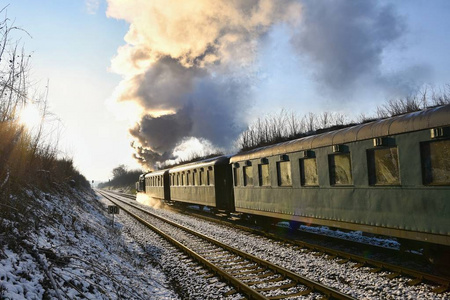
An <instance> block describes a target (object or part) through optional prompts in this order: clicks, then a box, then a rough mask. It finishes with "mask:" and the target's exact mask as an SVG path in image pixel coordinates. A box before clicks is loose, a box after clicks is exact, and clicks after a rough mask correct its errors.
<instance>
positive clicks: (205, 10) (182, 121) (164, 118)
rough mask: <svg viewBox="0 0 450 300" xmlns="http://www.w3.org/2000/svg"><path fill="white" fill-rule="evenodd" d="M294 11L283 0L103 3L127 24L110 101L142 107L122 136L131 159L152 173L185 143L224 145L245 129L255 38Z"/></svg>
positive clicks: (113, 0)
mask: <svg viewBox="0 0 450 300" xmlns="http://www.w3.org/2000/svg"><path fill="white" fill-rule="evenodd" d="M299 10H300V6H299V4H298V3H297V2H296V1H291V0H282V1H278V2H276V3H275V2H273V1H272V0H231V1H230V0H218V1H209V0H196V1H186V0H178V1H175V0H174V1H165V0H164V1H163V0H160V1H138V0H136V1H125V0H108V10H107V15H108V16H109V17H112V18H117V19H122V20H126V21H127V22H129V23H130V28H129V31H128V33H127V34H126V36H125V41H126V43H127V44H126V45H124V46H122V47H121V48H119V49H118V53H117V55H116V57H114V59H113V60H112V64H111V69H112V70H113V71H114V72H116V73H118V74H121V75H122V76H123V80H122V82H121V83H120V84H119V86H118V87H117V88H116V90H115V92H114V97H115V101H116V102H118V103H121V102H122V103H123V102H133V103H137V104H139V106H141V107H142V111H143V114H141V115H140V116H136V119H137V122H136V125H135V126H134V127H133V128H131V129H130V134H131V135H132V136H133V137H134V139H135V141H134V143H133V147H134V148H135V149H136V158H137V159H139V160H141V162H143V163H145V164H147V166H148V167H153V166H154V165H155V163H156V162H158V161H162V160H167V159H169V158H173V156H174V155H180V151H179V150H177V151H175V152H174V149H175V147H176V146H177V145H179V144H180V143H181V141H183V139H185V138H186V137H193V138H197V139H198V140H200V141H203V142H204V143H205V144H207V143H213V144H214V145H217V146H218V147H225V146H229V145H231V141H232V140H233V139H235V138H236V137H237V135H238V134H239V133H240V132H241V131H242V130H243V129H244V128H245V118H244V116H245V111H246V107H248V105H250V103H249V102H248V101H247V99H248V91H249V90H250V87H251V85H252V80H253V79H252V75H251V74H252V72H253V70H252V66H253V60H254V59H255V54H256V53H257V51H258V47H259V39H260V38H261V37H262V36H263V35H264V34H266V33H267V32H268V31H269V30H270V28H271V27H272V25H273V24H274V23H277V22H292V21H293V20H294V19H295V18H297V17H298V15H299ZM174 153H175V154H174Z"/></svg>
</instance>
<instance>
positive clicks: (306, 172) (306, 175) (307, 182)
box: [300, 158, 319, 186]
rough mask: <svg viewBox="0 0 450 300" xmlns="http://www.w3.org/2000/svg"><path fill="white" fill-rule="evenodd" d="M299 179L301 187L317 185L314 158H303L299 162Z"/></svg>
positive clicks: (317, 179)
mask: <svg viewBox="0 0 450 300" xmlns="http://www.w3.org/2000/svg"><path fill="white" fill-rule="evenodd" d="M300 177H301V182H302V185H304V186H318V185H319V176H318V175H317V161H316V159H315V158H305V159H301V160H300Z"/></svg>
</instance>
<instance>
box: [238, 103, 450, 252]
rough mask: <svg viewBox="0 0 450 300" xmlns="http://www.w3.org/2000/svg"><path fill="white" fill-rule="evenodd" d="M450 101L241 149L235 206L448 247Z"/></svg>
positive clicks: (258, 213) (248, 211) (266, 214)
mask: <svg viewBox="0 0 450 300" xmlns="http://www.w3.org/2000/svg"><path fill="white" fill-rule="evenodd" d="M449 126H450V105H447V106H441V107H436V108H431V109H427V110H425V111H420V112H414V113H410V114H405V115H400V116H396V117H392V118H388V119H384V120H378V121H374V122H371V123H366V124H361V125H357V126H352V127H348V128H344V129H340V130H336V131H331V132H327V133H323V134H318V135H314V136H309V137H305V138H300V139H297V140H293V141H289V142H285V143H280V144H277V145H273V146H268V147H263V148H258V149H255V150H252V151H248V152H246V153H240V154H237V155H235V156H233V157H231V159H230V163H231V165H232V169H233V171H232V172H233V181H234V184H233V185H234V186H233V188H234V197H235V202H234V203H235V210H236V211H237V212H241V213H244V214H248V215H256V216H264V217H270V218H275V219H284V220H292V221H295V222H302V223H306V224H316V225H324V226H330V227H335V228H342V229H348V230H360V231H363V232H369V233H375V234H381V235H387V236H393V237H397V238H400V239H406V240H413V241H420V242H427V243H434V244H439V245H446V246H450V132H449V131H450V130H449V129H450V127H449Z"/></svg>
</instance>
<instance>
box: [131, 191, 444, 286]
mask: <svg viewBox="0 0 450 300" xmlns="http://www.w3.org/2000/svg"><path fill="white" fill-rule="evenodd" d="M127 198H131V197H127ZM136 208H137V207H136ZM172 209H174V210H177V211H180V212H183V213H185V214H187V213H186V211H183V210H180V209H176V208H172ZM189 214H190V215H194V216H196V217H199V218H203V219H205V220H208V221H212V222H215V223H218V224H227V225H231V226H233V227H235V228H238V229H241V230H245V231H247V232H251V233H255V234H259V235H263V236H265V237H268V238H271V239H276V240H278V241H282V242H285V243H289V244H293V245H296V246H300V247H303V248H307V249H310V250H312V251H317V252H320V253H324V254H327V255H330V256H336V257H340V258H342V259H344V260H350V261H354V262H356V263H358V264H357V265H356V266H357V267H362V266H368V267H371V268H374V269H376V270H378V271H389V272H392V274H389V275H387V277H388V278H390V279H393V278H395V277H398V276H406V277H410V278H411V280H410V281H409V282H408V283H407V284H409V285H416V284H419V283H421V282H429V283H433V284H437V285H438V286H437V287H435V288H434V289H433V292H434V293H444V292H446V291H448V290H449V289H450V278H449V277H443V276H437V275H433V274H429V273H425V272H422V271H418V270H413V269H409V268H405V267H402V266H398V265H395V264H391V263H387V262H382V261H378V260H374V259H370V258H366V257H364V256H360V255H357V254H351V253H348V252H344V251H340V250H335V249H331V248H327V247H325V246H320V245H316V244H311V243H307V242H303V241H298V240H290V239H286V238H283V237H280V236H277V235H275V234H271V233H268V232H265V231H261V230H257V229H254V228H249V227H246V226H243V225H238V224H235V223H232V222H229V221H225V220H220V219H216V218H212V217H209V216H205V215H203V214H199V213H192V212H189Z"/></svg>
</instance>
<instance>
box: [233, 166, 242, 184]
mask: <svg viewBox="0 0 450 300" xmlns="http://www.w3.org/2000/svg"><path fill="white" fill-rule="evenodd" d="M233 172H234V186H239V185H241V179H240V176H239V168H234V169H233Z"/></svg>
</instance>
